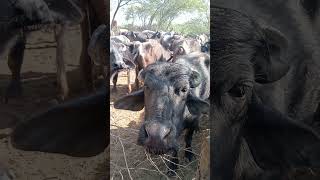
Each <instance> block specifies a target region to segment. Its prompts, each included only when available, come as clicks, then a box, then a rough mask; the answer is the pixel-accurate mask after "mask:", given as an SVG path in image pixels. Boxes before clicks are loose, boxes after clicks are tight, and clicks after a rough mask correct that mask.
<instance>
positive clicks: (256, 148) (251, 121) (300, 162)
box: [244, 103, 320, 169]
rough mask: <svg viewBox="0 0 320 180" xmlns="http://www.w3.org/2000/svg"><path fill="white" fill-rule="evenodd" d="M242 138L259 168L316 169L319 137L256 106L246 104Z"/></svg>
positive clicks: (280, 115) (278, 115) (277, 114)
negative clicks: (245, 120) (246, 117)
mask: <svg viewBox="0 0 320 180" xmlns="http://www.w3.org/2000/svg"><path fill="white" fill-rule="evenodd" d="M244 127H245V131H244V132H245V133H244V137H245V139H246V141H247V142H248V145H249V147H250V150H251V152H252V155H253V157H254V159H255V161H256V162H257V164H258V165H259V166H260V167H261V168H266V169H269V168H283V167H296V168H299V167H320V154H319V152H320V136H319V135H318V134H317V133H316V132H314V131H313V130H312V129H311V128H310V127H308V126H306V125H304V124H302V123H300V122H296V121H293V120H291V119H289V118H288V117H286V116H284V115H283V114H281V113H280V112H279V111H276V110H274V109H271V108H269V107H267V106H264V105H262V104H259V103H255V104H252V105H250V107H249V111H248V120H247V122H246V124H245V126H244Z"/></svg>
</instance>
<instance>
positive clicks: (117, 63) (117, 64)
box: [110, 40, 127, 73]
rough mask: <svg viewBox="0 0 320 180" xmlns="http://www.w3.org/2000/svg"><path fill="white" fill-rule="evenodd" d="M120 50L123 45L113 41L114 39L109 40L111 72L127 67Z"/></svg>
mask: <svg viewBox="0 0 320 180" xmlns="http://www.w3.org/2000/svg"><path fill="white" fill-rule="evenodd" d="M121 50H123V47H122V46H121V45H118V43H115V42H114V41H112V40H111V41H110V68H111V73H114V72H115V71H118V70H121V69H125V68H127V65H126V64H125V63H124V61H123V56H122V54H121Z"/></svg>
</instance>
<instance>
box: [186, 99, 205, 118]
mask: <svg viewBox="0 0 320 180" xmlns="http://www.w3.org/2000/svg"><path fill="white" fill-rule="evenodd" d="M186 104H187V107H188V110H189V112H190V113H191V114H194V115H199V114H208V113H209V107H210V105H209V103H208V102H206V101H204V100H202V99H200V98H198V97H195V96H194V95H192V94H189V95H188V98H187V102H186Z"/></svg>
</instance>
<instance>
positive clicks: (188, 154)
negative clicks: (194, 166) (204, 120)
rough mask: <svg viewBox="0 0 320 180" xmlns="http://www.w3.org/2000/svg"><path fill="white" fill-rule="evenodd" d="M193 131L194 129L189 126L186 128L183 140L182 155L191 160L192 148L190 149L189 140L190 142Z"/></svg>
mask: <svg viewBox="0 0 320 180" xmlns="http://www.w3.org/2000/svg"><path fill="white" fill-rule="evenodd" d="M193 133H194V129H193V128H191V129H188V130H187V133H186V135H185V137H184V138H185V139H184V140H185V142H186V150H185V154H184V156H185V157H186V158H187V159H188V160H189V161H191V160H192V158H193V156H194V155H193V152H192V149H191V142H192V136H193Z"/></svg>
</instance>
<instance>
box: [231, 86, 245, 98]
mask: <svg viewBox="0 0 320 180" xmlns="http://www.w3.org/2000/svg"><path fill="white" fill-rule="evenodd" d="M228 93H229V95H230V96H232V97H243V96H244V95H245V88H244V86H239V85H235V86H234V87H233V88H231V89H230V90H229V91H228Z"/></svg>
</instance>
